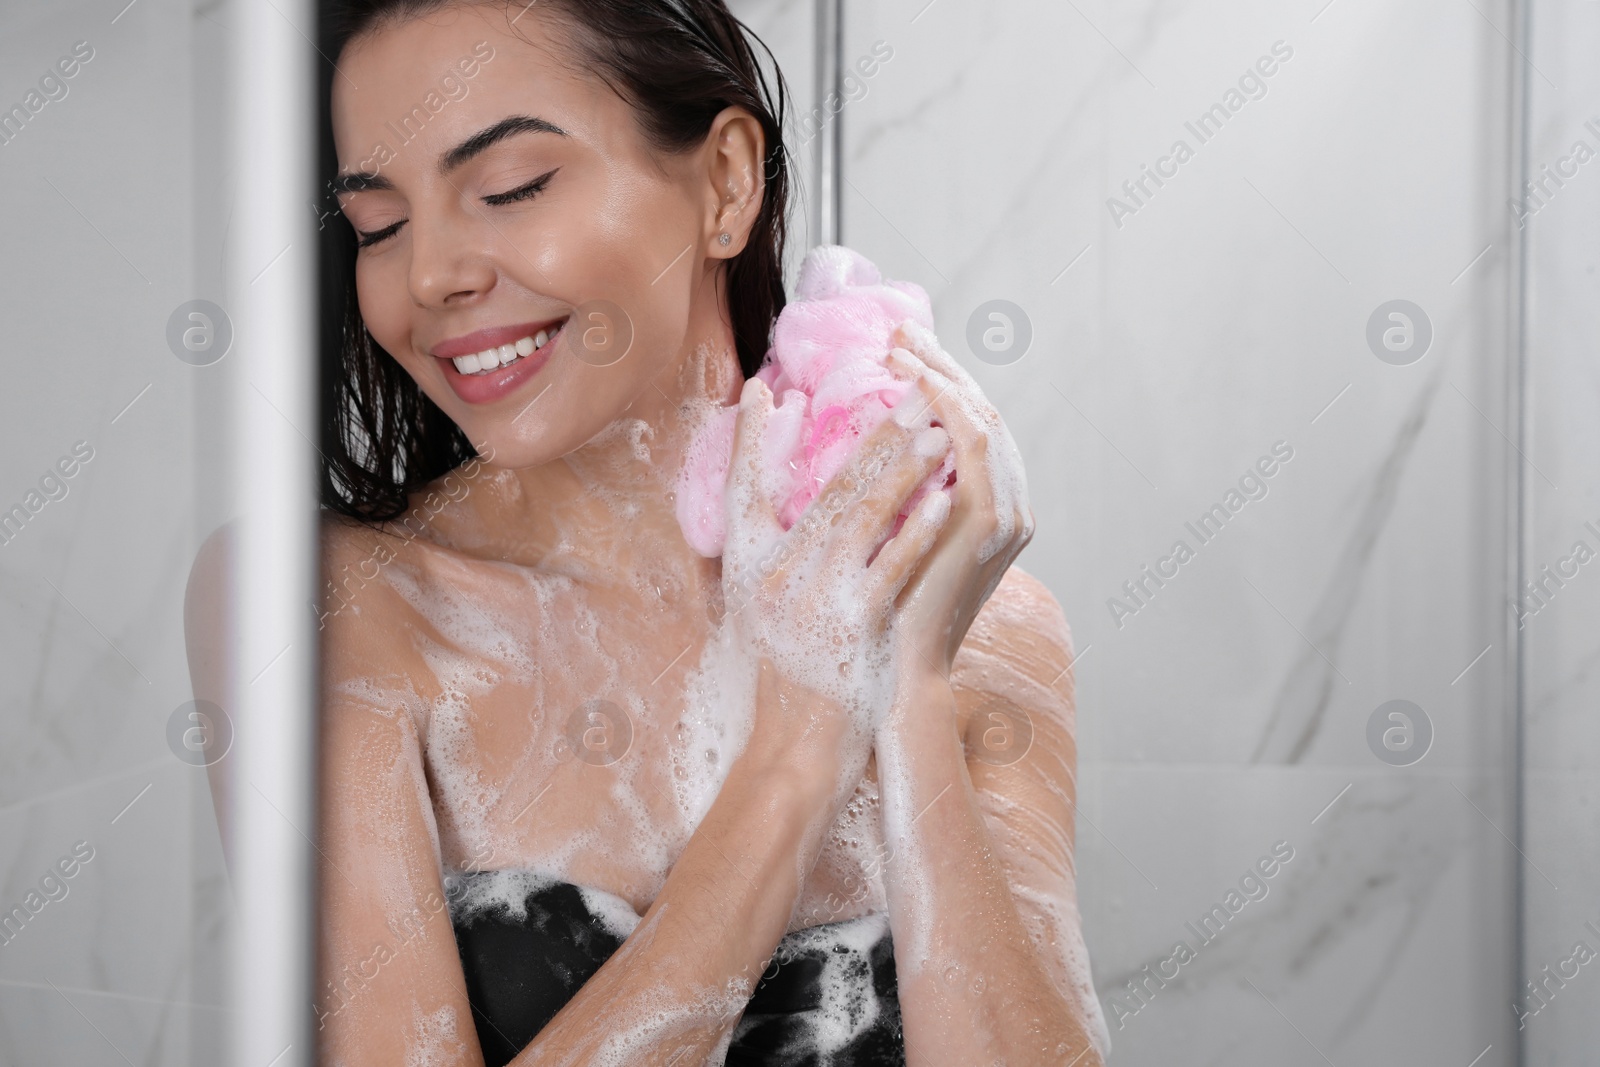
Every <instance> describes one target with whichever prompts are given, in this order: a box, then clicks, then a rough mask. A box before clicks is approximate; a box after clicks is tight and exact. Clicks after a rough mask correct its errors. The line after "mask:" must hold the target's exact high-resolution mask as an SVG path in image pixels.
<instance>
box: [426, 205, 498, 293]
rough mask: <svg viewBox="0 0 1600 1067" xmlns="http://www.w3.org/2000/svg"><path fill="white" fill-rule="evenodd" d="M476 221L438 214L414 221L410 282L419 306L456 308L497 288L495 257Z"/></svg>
mask: <svg viewBox="0 0 1600 1067" xmlns="http://www.w3.org/2000/svg"><path fill="white" fill-rule="evenodd" d="M421 215H422V213H421V212H416V213H415V216H421ZM474 221H475V220H473V219H468V218H456V217H451V216H445V217H441V216H438V215H434V216H432V217H413V218H412V219H411V271H410V274H409V276H408V278H407V283H408V285H409V286H410V288H411V299H412V300H413V301H415V302H416V304H417V306H418V307H431V308H442V307H446V306H454V305H458V304H461V303H463V302H466V301H470V300H472V299H474V298H476V297H481V296H484V295H486V294H487V293H488V292H489V290H490V289H492V288H494V283H495V276H496V272H495V266H494V258H493V256H492V255H491V254H490V253H489V251H488V249H487V247H486V246H485V242H484V241H483V235H482V234H481V232H480V231H481V229H482V226H481V225H473V222H474ZM476 221H480V222H481V220H476Z"/></svg>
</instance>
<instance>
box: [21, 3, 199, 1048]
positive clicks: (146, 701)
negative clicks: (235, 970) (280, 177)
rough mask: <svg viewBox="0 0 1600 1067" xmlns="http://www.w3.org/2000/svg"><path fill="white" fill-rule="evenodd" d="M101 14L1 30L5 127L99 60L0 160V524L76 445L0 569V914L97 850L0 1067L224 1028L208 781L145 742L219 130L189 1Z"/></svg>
mask: <svg viewBox="0 0 1600 1067" xmlns="http://www.w3.org/2000/svg"><path fill="white" fill-rule="evenodd" d="M122 7H123V4H121V3H113V4H105V3H92V4H91V3H81V2H63V0H18V2H12V3H8V4H6V5H5V6H4V9H3V11H0V102H3V104H0V106H4V107H7V108H9V107H10V105H11V104H13V103H20V102H23V100H24V98H25V94H26V93H27V92H28V91H29V89H30V88H32V87H34V86H36V85H37V83H38V80H39V78H40V77H41V76H42V75H44V74H45V73H46V72H47V71H48V70H49V69H50V68H52V67H53V66H54V64H55V63H56V61H57V60H58V59H59V58H61V57H63V56H65V55H68V54H70V52H71V50H72V47H73V45H74V43H76V42H79V41H87V42H88V43H89V46H90V47H92V49H93V57H92V58H91V59H89V60H88V62H87V63H85V64H83V66H82V67H81V69H80V70H78V71H77V72H76V74H75V75H74V76H73V77H72V78H71V79H69V80H67V81H66V86H67V94H66V96H65V97H64V98H61V99H57V100H52V101H50V102H49V103H47V104H45V105H44V107H43V108H42V109H41V110H40V111H39V113H38V114H37V115H34V116H33V118H32V120H31V121H30V122H29V123H28V124H27V125H26V126H25V127H24V128H23V129H22V131H21V132H20V134H18V135H17V136H15V138H14V139H12V140H11V141H10V142H9V143H7V144H3V145H0V189H3V190H4V193H5V196H4V204H3V206H0V248H4V249H5V254H4V256H0V279H3V281H0V294H3V296H0V308H3V309H4V310H3V312H0V315H3V319H4V323H5V340H6V346H7V360H6V367H7V371H8V375H9V377H10V385H9V387H8V388H6V389H5V390H0V448H3V452H4V455H5V457H6V462H5V464H4V474H3V477H0V501H3V502H4V503H3V504H0V508H5V509H9V508H10V507H11V506H12V505H13V504H18V503H25V502H26V500H27V494H28V492H29V491H30V490H33V489H36V488H37V487H38V483H39V480H40V479H41V477H43V476H44V475H45V474H46V473H47V472H48V471H49V470H50V469H51V468H52V467H53V466H54V465H55V464H56V463H57V461H58V460H59V459H61V458H62V457H63V456H64V455H66V454H68V453H69V452H70V451H71V450H72V448H73V445H74V443H75V442H78V441H84V442H86V443H87V446H88V447H89V448H92V449H93V458H92V459H91V460H90V461H89V462H88V463H87V464H86V465H84V466H83V467H82V468H81V469H80V470H78V471H77V472H76V473H75V475H74V476H73V477H72V478H71V479H70V480H68V481H67V482H66V485H67V486H68V492H67V494H66V496H65V497H63V498H61V499H59V500H54V501H51V502H49V503H47V504H45V505H44V506H43V507H42V509H41V510H40V511H39V512H38V513H37V514H36V515H34V516H33V517H32V518H31V520H30V521H29V522H28V523H27V525H26V526H25V527H24V528H23V529H22V530H21V532H20V534H19V535H17V536H16V537H15V538H14V539H12V540H11V541H10V542H9V543H6V544H4V545H0V583H3V588H4V597H3V600H0V631H3V637H0V645H3V647H4V650H5V651H4V664H5V668H6V669H5V670H4V671H0V694H3V696H0V700H3V704H4V707H5V715H4V716H3V717H0V909H4V910H6V911H9V910H10V909H11V908H12V907H14V906H16V905H19V904H25V902H26V901H27V899H28V894H29V893H30V891H34V890H36V889H37V887H38V884H39V882H40V879H41V878H42V877H43V876H45V875H46V874H47V873H48V871H49V870H50V868H51V867H52V866H53V865H54V864H55V863H56V862H57V861H58V860H59V859H61V858H62V857H63V856H65V855H67V854H69V853H70V851H71V849H72V847H73V845H74V843H75V842H78V841H85V842H88V844H89V846H90V847H92V849H93V858H92V860H90V861H89V862H88V863H87V864H85V865H83V866H82V867H81V868H80V869H79V870H77V872H76V874H75V875H74V876H73V877H72V878H71V879H69V880H67V881H66V883H65V885H66V886H67V889H68V892H67V895H66V896H65V897H63V898H61V899H59V900H55V901H53V902H50V903H47V904H45V905H44V906H43V908H42V909H41V910H40V911H39V913H38V914H37V915H36V916H35V917H33V918H32V920H31V921H30V922H28V924H27V925H26V926H25V927H23V928H22V929H21V930H20V933H19V934H18V935H17V936H16V937H15V938H14V939H13V940H11V941H10V942H9V943H6V944H3V945H0V1064H4V1065H6V1067H11V1065H16V1067H22V1065H34V1064H43V1063H71V1064H74V1065H79V1064H81V1065H88V1067H93V1065H100V1064H105V1065H111V1064H117V1065H125V1064H127V1063H138V1064H190V1063H194V1064H200V1063H216V1062H219V1058H218V1056H217V1054H216V1049H217V1045H216V1038H217V1035H218V1034H219V1033H220V1028H221V1026H222V1025H223V1023H224V1021H225V1018H226V1015H225V1012H224V1011H223V1009H222V1008H221V1006H220V1005H221V1004H222V999H221V993H222V991H221V989H220V988H219V986H218V982H217V972H218V967H219V964H220V962H221V961H220V949H219V947H218V943H219V937H220V933H221V929H222V926H223V925H224V917H225V915H226V912H227V895H226V894H227V890H226V885H225V883H224V882H223V881H222V879H221V877H220V863H221V860H220V850H219V846H218V843H217V839H216V830H215V828H214V822H213V820H212V818H211V816H210V811H209V808H210V802H209V795H208V793H207V791H206V786H205V782H204V778H203V773H204V772H203V771H200V770H197V769H194V768H192V767H189V766H186V765H184V764H182V763H180V762H179V761H178V760H177V759H176V758H175V757H174V756H173V755H172V753H171V752H170V751H169V749H168V747H167V742H166V738H165V728H166V724H167V719H168V716H169V715H170V714H171V712H172V711H173V710H174V709H175V708H177V707H178V705H180V704H181V703H183V702H185V701H186V700H188V699H189V691H188V685H189V683H188V673H187V668H186V665H185V659H184V651H183V637H182V634H183V629H182V615H181V612H182V597H183V589H184V582H185V580H186V578H187V575H188V568H189V563H190V560H191V559H192V558H193V554H194V549H195V546H196V544H197V543H198V536H197V535H198V533H199V531H200V529H201V528H202V527H204V526H205V525H206V524H207V522H208V521H209V522H210V523H212V524H214V522H215V521H216V519H217V518H218V516H217V515H215V514H214V513H213V512H214V511H215V509H216V507H217V506H218V505H217V503H216V501H215V499H214V498H215V497H216V494H215V492H214V491H213V488H214V483H212V482H211V481H210V480H209V479H208V471H209V470H210V469H211V468H212V466H213V460H212V457H211V453H209V452H208V450H206V449H202V448H197V446H196V443H197V441H199V440H203V439H204V437H203V435H202V434H199V433H198V432H197V427H199V426H201V425H203V422H204V420H205V419H216V418H219V417H221V413H218V412H215V411H213V412H210V413H208V414H206V415H205V416H204V418H202V416H201V415H200V413H199V412H197V410H196V409H197V405H198V404H199V403H200V401H201V400H202V399H203V398H205V397H206V396H208V395H210V393H211V392H212V391H214V389H215V379H216V377H217V375H219V374H221V373H225V370H224V368H225V366H226V364H225V363H224V364H219V365H218V367H213V368H205V369H201V368H195V367H191V366H188V365H186V364H184V363H182V362H180V361H179V360H178V359H177V358H175V357H174V355H173V354H172V353H171V352H170V351H169V350H168V348H167V344H166V339H165V329H166V320H167V317H168V315H169V313H170V312H171V311H172V310H173V308H174V307H176V306H177V305H178V304H179V303H181V302H183V301H186V300H189V299H191V298H195V297H213V298H215V297H216V296H217V295H218V290H219V289H220V278H219V277H217V273H218V269H219V260H218V258H217V255H216V252H217V248H218V246H217V244H216V243H215V238H216V237H218V236H219V233H217V232H214V231H220V229H221V226H222V223H223V219H222V218H221V217H219V218H217V219H216V221H215V223H214V224H213V223H210V222H207V221H203V220H199V219H197V216H198V215H200V214H202V213H205V210H206V209H207V207H208V206H209V205H213V204H215V203H216V202H217V201H218V199H219V198H220V197H221V196H223V195H225V194H224V193H221V192H218V191H216V190H213V189H204V190H200V191H198V192H197V179H198V178H199V176H201V175H203V174H204V173H205V172H206V170H207V166H208V158H207V157H208V145H209V144H210V139H211V137H212V136H213V135H214V134H215V133H216V129H215V123H214V122H211V123H209V124H208V123H207V121H206V112H205V110H204V109H201V110H197V109H196V106H195V100H196V97H197V96H199V97H201V98H203V99H209V100H210V104H209V105H208V106H210V107H211V108H213V109H215V107H217V106H220V105H219V104H218V102H217V101H216V99H215V97H216V94H215V92H214V90H213V91H212V92H210V93H206V92H203V91H200V90H203V89H204V86H203V85H201V86H200V87H199V90H197V79H198V78H200V77H202V76H203V75H204V72H205V71H206V70H207V69H208V67H211V66H214V65H215V63H216V62H218V60H217V57H216V54H215V50H214V49H213V48H211V47H209V46H208V45H207V44H206V42H207V39H208V32H209V31H208V30H207V29H206V26H207V25H208V22H207V20H206V19H202V18H198V17H197V16H196V14H195V12H194V11H193V10H192V9H193V7H194V5H193V4H189V3H159V2H158V3H150V2H145V3H139V4H137V5H134V6H131V7H129V8H128V9H127V10H126V11H121V8H122ZM119 12H120V14H119ZM208 244H209V254H204V253H206V251H207V245H208ZM130 405H131V406H130ZM85 851H86V850H85ZM56 892H59V890H56ZM37 899H38V898H36V901H37Z"/></svg>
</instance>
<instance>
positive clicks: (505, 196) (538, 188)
mask: <svg viewBox="0 0 1600 1067" xmlns="http://www.w3.org/2000/svg"><path fill="white" fill-rule="evenodd" d="M560 169H561V168H560V167H557V168H556V169H555V170H550V171H546V172H545V173H543V174H541V175H539V176H538V177H537V178H535V179H533V180H532V181H530V182H526V183H524V184H522V185H519V186H517V187H516V188H515V189H510V190H507V191H506V192H503V193H492V194H490V195H489V196H486V197H484V198H483V202H484V203H485V204H488V205H490V206H491V207H500V206H503V205H505V204H515V203H517V202H518V201H522V200H532V199H533V198H534V197H536V196H538V195H539V194H540V193H542V192H544V189H545V186H547V185H549V184H550V179H551V178H554V177H555V175H556V171H557V170H560ZM405 224H406V220H405V219H401V220H400V221H399V222H396V223H394V224H392V225H389V226H385V227H384V228H383V229H381V230H373V231H372V232H371V233H364V232H362V231H360V230H357V231H356V236H357V237H358V238H359V239H360V240H359V241H358V242H357V245H356V247H358V248H366V247H368V246H369V245H375V244H377V243H378V242H379V241H386V240H388V239H389V238H391V237H393V236H394V235H395V234H396V233H398V232H399V230H400V227H402V226H404V225H405Z"/></svg>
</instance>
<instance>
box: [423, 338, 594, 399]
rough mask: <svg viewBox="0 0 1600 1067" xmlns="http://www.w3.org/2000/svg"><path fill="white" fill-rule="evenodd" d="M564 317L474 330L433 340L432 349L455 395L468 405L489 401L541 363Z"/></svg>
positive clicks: (508, 391)
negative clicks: (450, 338) (453, 336)
mask: <svg viewBox="0 0 1600 1067" xmlns="http://www.w3.org/2000/svg"><path fill="white" fill-rule="evenodd" d="M567 321H568V320H567V319H553V320H548V321H545V322H542V323H541V322H529V323H524V324H522V325H520V326H498V327H493V328H490V329H485V330H478V331H476V332H475V333H470V334H467V335H466V336H464V337H458V338H455V339H453V340H450V341H446V342H444V343H442V344H439V345H436V346H435V347H434V349H433V353H432V354H433V356H434V358H435V359H437V360H438V361H439V366H440V368H441V369H442V370H443V371H444V378H445V381H446V382H447V383H448V384H449V385H450V388H451V389H453V390H454V391H455V393H456V395H457V396H459V397H460V398H461V399H462V400H465V401H466V402H467V403H469V404H488V403H492V402H494V401H496V400H499V399H500V398H501V397H504V396H508V395H510V394H511V393H513V392H515V391H516V390H517V389H519V388H520V387H521V386H522V385H523V384H524V383H526V382H527V381H528V380H529V379H531V378H533V377H534V376H535V375H537V374H538V373H539V371H540V370H542V369H543V368H544V365H545V364H546V363H548V362H549V361H550V357H551V356H552V355H554V354H555V350H556V345H557V344H558V343H559V342H560V340H561V336H562V334H563V332H564V331H565V328H566V325H567Z"/></svg>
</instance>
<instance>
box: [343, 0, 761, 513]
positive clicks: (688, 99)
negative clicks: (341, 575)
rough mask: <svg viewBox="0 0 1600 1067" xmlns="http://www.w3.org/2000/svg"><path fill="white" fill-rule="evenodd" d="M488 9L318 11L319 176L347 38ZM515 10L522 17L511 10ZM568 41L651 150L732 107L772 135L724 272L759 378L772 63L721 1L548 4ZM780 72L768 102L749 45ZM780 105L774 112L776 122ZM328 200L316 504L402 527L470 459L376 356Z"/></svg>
mask: <svg viewBox="0 0 1600 1067" xmlns="http://www.w3.org/2000/svg"><path fill="white" fill-rule="evenodd" d="M474 2H476V3H479V4H482V3H485V0H324V2H323V4H322V16H321V23H320V28H319V33H320V36H321V40H320V41H319V48H320V50H321V52H322V54H323V56H324V57H326V58H327V59H328V60H330V62H326V63H322V64H320V70H321V86H320V89H321V92H320V95H319V98H318V110H319V116H320V128H321V139H320V140H321V143H320V146H319V159H318V165H319V167H320V170H321V173H322V175H323V176H324V177H325V178H327V179H330V180H331V178H332V177H333V174H334V172H335V170H336V169H337V166H338V160H337V156H336V154H335V151H334V146H333V129H332V121H331V118H330V109H331V95H332V84H333V78H334V76H335V75H334V71H333V65H332V61H336V60H337V59H338V58H339V56H340V53H341V52H342V51H343V50H344V47H345V45H346V44H348V43H349V42H350V41H351V40H352V39H354V38H357V37H360V36H363V35H365V34H367V33H371V32H373V31H376V30H379V29H382V28H383V27H384V26H387V25H392V24H394V23H397V22H402V21H405V20H407V19H410V18H413V17H416V16H419V15H424V14H428V13H430V12H433V11H437V10H440V9H443V8H446V7H450V6H454V5H456V4H460V3H474ZM504 6H506V7H507V8H508V9H509V8H510V7H514V6H517V4H515V3H513V2H511V0H505V2H504ZM539 6H540V8H541V10H542V11H545V12H548V13H549V14H551V15H553V16H555V17H557V18H558V19H560V20H561V22H562V24H563V25H564V26H565V27H566V28H567V29H568V30H569V31H570V36H571V40H572V43H573V45H574V46H575V47H576V48H577V50H578V51H579V53H580V54H579V56H578V57H575V60H574V63H573V66H574V67H575V68H578V69H585V70H587V71H589V72H591V73H593V74H594V75H595V76H597V77H599V78H600V79H601V80H603V81H604V82H605V83H606V84H607V85H609V86H610V87H611V88H612V89H613V90H614V91H615V92H616V93H617V94H618V95H619V96H620V97H621V98H622V99H623V100H625V101H627V102H628V103H629V104H630V105H632V107H633V110H634V114H635V117H636V118H637V120H638V122H639V125H640V128H641V130H642V131H643V133H644V135H645V138H646V140H647V141H648V142H649V143H650V145H651V146H652V147H653V148H655V149H656V150H657V151H659V152H662V153H664V154H677V153H682V152H686V151H689V150H691V149H693V148H696V147H698V146H700V145H702V144H704V143H705V138H706V135H707V134H708V133H709V132H710V129H711V122H712V120H713V119H715V118H716V116H717V115H718V114H720V113H721V112H722V110H723V109H724V108H726V107H729V106H730V105H737V106H740V107H743V108H744V109H745V110H747V111H749V112H750V113H751V114H752V115H754V116H755V117H756V119H757V120H758V121H759V122H760V123H761V127H762V130H763V131H764V132H765V134H766V156H767V158H766V160H765V190H764V194H763V198H762V203H761V211H760V214H759V215H758V216H757V218H756V221H755V225H754V226H753V227H752V228H751V231H750V236H749V240H748V242H747V243H746V246H745V248H744V250H743V251H741V252H740V253H739V255H738V256H736V257H734V258H733V259H732V260H731V261H730V263H729V265H728V267H727V272H728V274H727V279H728V280H727V284H728V312H729V317H730V319H731V321H732V325H733V337H734V345H735V348H736V350H737V352H738V357H739V365H740V367H741V369H742V370H743V371H744V374H745V377H747V378H748V377H750V376H752V375H754V374H755V372H756V370H757V369H758V368H759V367H760V365H761V362H762V359H763V358H764V357H765V355H766V352H767V348H768V346H769V344H770V341H771V336H772V325H773V322H774V321H775V320H776V319H777V316H778V312H779V311H781V310H783V306H784V301H785V297H784V290H783V257H784V240H785V230H786V222H787V215H788V209H789V163H790V158H789V155H788V152H787V151H786V150H785V147H784V143H783V123H784V114H785V110H786V107H787V97H788V92H787V88H786V86H785V84H784V80H783V75H782V73H781V72H779V71H778V69H777V61H776V59H773V57H772V52H771V50H770V49H768V48H767V47H766V45H765V44H764V43H762V42H761V40H760V38H758V37H756V35H755V34H754V33H753V32H751V31H750V30H749V28H748V27H746V26H745V25H744V23H742V22H741V21H739V20H738V19H737V18H735V17H734V16H733V15H732V14H731V13H730V12H729V11H728V9H727V7H726V5H725V4H724V2H723V0H541V2H540V4H539ZM747 34H748V36H749V39H750V40H754V41H756V43H758V44H761V47H762V49H763V50H764V51H766V53H767V56H768V58H769V59H770V60H772V70H773V85H774V86H775V88H776V92H775V93H774V92H773V91H772V90H771V89H769V86H768V81H767V76H766V74H765V72H764V71H763V70H762V67H761V66H760V64H759V63H758V62H757V60H756V55H755V53H754V51H753V50H752V49H751V47H750V40H747V39H746V35H747ZM774 104H776V111H774ZM325 188H328V189H329V191H327V192H326V194H325V195H324V196H323V197H322V199H321V200H320V201H319V203H318V205H317V208H316V210H317V213H318V215H319V217H320V230H321V233H320V238H321V243H322V247H321V257H322V259H321V263H322V278H323V285H322V287H321V306H320V309H319V310H320V318H321V344H322V361H321V383H320V384H321V411H320V419H321V437H322V442H321V451H322V478H321V495H322V503H323V505H324V506H325V507H328V508H330V509H332V510H334V511H337V512H340V513H342V514H344V515H348V516H351V517H353V518H355V519H359V520H362V521H365V522H383V521H387V520H390V519H394V518H396V517H398V516H399V515H401V514H402V513H403V512H404V511H405V509H406V507H407V504H408V500H407V497H408V494H410V493H411V492H413V491H415V490H417V489H419V488H421V487H422V486H424V485H426V484H427V483H429V482H431V481H433V480H434V479H435V478H438V477H440V476H441V475H443V474H446V473H448V472H449V471H451V470H453V469H454V468H456V467H457V466H460V465H461V464H462V463H465V462H466V461H468V460H470V459H472V458H473V457H474V456H475V455H476V454H477V452H476V450H475V449H474V448H473V446H472V444H471V443H470V442H469V441H468V440H467V438H466V435H465V434H464V433H463V432H462V431H461V429H460V428H459V427H458V426H456V424H455V423H454V422H453V421H452V420H451V419H450V417H449V416H448V415H446V414H445V413H444V412H443V411H442V410H441V409H440V408H439V407H438V405H436V404H434V402H433V401H432V400H430V399H429V398H428V397H427V396H426V395H425V394H424V393H423V392H422V390H421V389H420V388H418V387H417V384H416V382H415V381H414V380H413V379H412V377H411V375H410V374H409V373H408V372H407V371H406V370H405V369H404V368H403V367H401V366H400V364H399V363H397V362H396V361H395V360H394V359H393V358H392V357H390V356H389V355H388V353H386V352H384V351H383V349H382V348H380V347H379V346H378V343H377V341H375V340H374V339H373V337H372V335H371V334H370V333H369V332H368V331H367V328H366V326H365V324H364V323H363V322H362V320H361V312H360V308H359V306H358V305H357V301H356V283H355V263H356V238H355V231H354V230H353V229H352V228H351V226H350V224H349V222H348V221H346V220H345V218H344V216H343V215H342V214H340V213H339V208H338V202H337V200H336V199H335V198H334V195H333V193H332V191H331V188H329V187H325Z"/></svg>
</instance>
